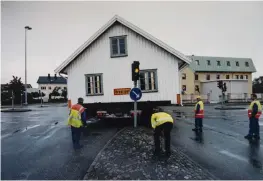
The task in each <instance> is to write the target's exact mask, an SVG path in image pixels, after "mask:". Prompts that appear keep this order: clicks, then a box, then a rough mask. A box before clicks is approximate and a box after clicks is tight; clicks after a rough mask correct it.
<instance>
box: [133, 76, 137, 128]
mask: <svg viewBox="0 0 263 181" xmlns="http://www.w3.org/2000/svg"><path fill="white" fill-rule="evenodd" d="M136 87H137V80H135V81H134V88H136ZM133 117H134V120H133V123H134V128H136V127H137V101H136V100H135V101H134V116H133Z"/></svg>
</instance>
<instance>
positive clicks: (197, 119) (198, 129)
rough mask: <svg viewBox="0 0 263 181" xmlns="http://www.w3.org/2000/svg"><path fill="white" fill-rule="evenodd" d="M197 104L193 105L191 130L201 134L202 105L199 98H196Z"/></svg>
mask: <svg viewBox="0 0 263 181" xmlns="http://www.w3.org/2000/svg"><path fill="white" fill-rule="evenodd" d="M196 99H197V103H196V105H195V109H194V112H195V128H194V129H192V130H193V131H196V132H203V118H204V103H203V101H202V100H201V97H200V96H197V98H196Z"/></svg>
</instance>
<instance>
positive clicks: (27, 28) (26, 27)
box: [25, 26, 32, 105]
mask: <svg viewBox="0 0 263 181" xmlns="http://www.w3.org/2000/svg"><path fill="white" fill-rule="evenodd" d="M27 30H32V28H31V27H29V26H25V105H27V62H26V58H27V57H26V48H27V47H26V46H27V44H26V32H27Z"/></svg>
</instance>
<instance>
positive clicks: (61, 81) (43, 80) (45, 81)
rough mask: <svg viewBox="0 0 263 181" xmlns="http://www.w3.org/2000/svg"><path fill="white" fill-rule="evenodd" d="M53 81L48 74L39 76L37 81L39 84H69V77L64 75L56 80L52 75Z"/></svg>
mask: <svg viewBox="0 0 263 181" xmlns="http://www.w3.org/2000/svg"><path fill="white" fill-rule="evenodd" d="M50 78H51V81H49V80H48V76H39V78H38V80H37V83H38V84H67V79H65V78H63V77H57V79H56V80H55V77H52V76H51V77H50Z"/></svg>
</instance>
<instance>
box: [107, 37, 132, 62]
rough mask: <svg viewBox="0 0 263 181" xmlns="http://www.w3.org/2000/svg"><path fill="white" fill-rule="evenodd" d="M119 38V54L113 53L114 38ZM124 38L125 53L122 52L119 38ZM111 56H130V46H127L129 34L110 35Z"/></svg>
mask: <svg viewBox="0 0 263 181" xmlns="http://www.w3.org/2000/svg"><path fill="white" fill-rule="evenodd" d="M114 39H117V47H118V49H117V50H118V54H113V48H112V40H114ZM120 39H124V42H125V43H124V44H125V54H120V43H119V40H120ZM110 56H111V58H118V57H126V56H128V46H127V35H121V36H113V37H110Z"/></svg>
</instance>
